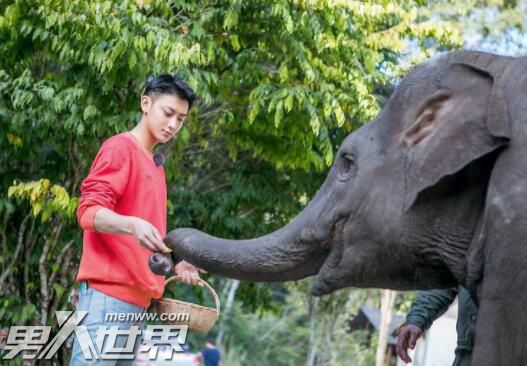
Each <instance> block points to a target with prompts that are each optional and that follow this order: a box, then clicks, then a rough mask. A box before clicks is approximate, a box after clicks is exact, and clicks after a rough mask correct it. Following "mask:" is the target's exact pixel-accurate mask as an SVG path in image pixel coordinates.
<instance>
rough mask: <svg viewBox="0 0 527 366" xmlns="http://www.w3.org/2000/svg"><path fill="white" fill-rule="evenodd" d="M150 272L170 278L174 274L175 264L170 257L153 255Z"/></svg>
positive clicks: (157, 253)
mask: <svg viewBox="0 0 527 366" xmlns="http://www.w3.org/2000/svg"><path fill="white" fill-rule="evenodd" d="M148 265H149V266H150V270H152V272H154V273H155V274H157V275H160V276H168V275H170V273H171V272H172V268H173V267H174V262H173V261H172V258H171V256H170V255H168V256H167V255H165V254H163V253H160V252H156V253H153V254H152V255H151V256H150V259H149V261H148Z"/></svg>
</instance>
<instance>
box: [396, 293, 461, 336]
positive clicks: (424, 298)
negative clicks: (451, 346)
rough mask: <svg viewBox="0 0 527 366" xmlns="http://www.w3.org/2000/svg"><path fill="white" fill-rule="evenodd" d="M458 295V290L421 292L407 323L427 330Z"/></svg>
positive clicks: (412, 307) (407, 317)
mask: <svg viewBox="0 0 527 366" xmlns="http://www.w3.org/2000/svg"><path fill="white" fill-rule="evenodd" d="M456 295H457V288H451V289H442V290H429V291H419V292H418V293H417V296H416V298H415V300H414V302H413V303H412V306H411V307H410V310H409V312H408V315H407V316H406V323H407V324H413V325H417V326H418V327H419V328H421V329H423V330H426V329H428V328H430V326H431V325H432V323H433V322H434V320H436V319H437V318H439V317H440V316H441V315H443V313H444V312H445V311H447V310H448V307H449V306H450V304H452V302H453V301H454V299H455V298H456Z"/></svg>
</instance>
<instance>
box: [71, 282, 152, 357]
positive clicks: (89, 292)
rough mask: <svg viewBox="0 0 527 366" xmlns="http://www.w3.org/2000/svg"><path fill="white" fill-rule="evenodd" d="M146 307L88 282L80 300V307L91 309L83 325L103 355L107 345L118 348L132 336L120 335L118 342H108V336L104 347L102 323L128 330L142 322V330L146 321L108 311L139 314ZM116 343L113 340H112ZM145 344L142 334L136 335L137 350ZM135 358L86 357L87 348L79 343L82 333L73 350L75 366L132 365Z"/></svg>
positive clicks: (83, 288) (75, 340)
mask: <svg viewBox="0 0 527 366" xmlns="http://www.w3.org/2000/svg"><path fill="white" fill-rule="evenodd" d="M145 310H146V309H145V308H142V307H139V306H136V305H133V304H130V303H128V302H126V301H123V300H119V299H116V298H115V297H112V296H109V295H106V294H103V293H102V292H100V291H97V290H95V289H94V288H90V287H87V286H86V285H85V283H83V284H81V290H80V294H79V303H78V305H77V311H87V312H88V313H87V314H86V316H85V317H84V318H83V319H82V321H81V322H80V324H79V326H80V325H84V326H85V327H86V328H87V330H88V334H89V336H90V338H91V339H92V341H93V345H94V346H95V349H97V352H98V354H99V355H101V353H102V352H104V351H106V350H108V348H107V347H110V350H111V347H118V348H124V347H125V345H126V343H127V340H128V337H127V336H125V335H120V336H119V335H118V336H117V338H116V339H115V342H108V340H109V339H108V338H106V342H105V343H104V345H103V347H102V350H101V349H99V348H98V347H97V342H96V340H97V330H98V329H100V328H101V326H105V327H118V328H119V330H126V329H130V327H131V326H138V327H139V329H140V330H141V331H142V329H143V321H142V319H141V321H137V319H134V320H132V321H118V320H117V319H110V320H109V319H106V318H107V316H108V315H107V314H128V313H136V314H142V313H144V312H145ZM108 343H113V344H108ZM140 344H141V335H139V336H138V337H137V338H136V342H135V344H134V354H135V352H136V351H137V348H138V347H139V345H140ZM132 364H133V359H119V360H109V359H104V360H103V359H101V357H99V359H96V358H95V357H93V359H91V360H89V359H88V360H86V359H85V357H84V354H83V351H82V349H81V346H80V344H79V340H78V337H77V336H76V335H75V339H74V341H73V349H72V352H71V361H70V365H71V366H83V365H91V366H94V365H96V366H103V365H104V366H113V365H132Z"/></svg>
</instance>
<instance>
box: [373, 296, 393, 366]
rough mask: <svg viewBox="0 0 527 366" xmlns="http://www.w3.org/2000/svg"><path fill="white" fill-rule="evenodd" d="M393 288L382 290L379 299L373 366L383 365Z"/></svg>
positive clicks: (390, 319) (390, 316)
mask: <svg viewBox="0 0 527 366" xmlns="http://www.w3.org/2000/svg"><path fill="white" fill-rule="evenodd" d="M396 294H397V292H395V291H393V290H382V299H381V319H380V323H379V340H378V342H377V352H376V354H375V366H384V356H385V354H386V346H387V345H388V331H389V327H390V323H391V321H392V312H393V305H394V303H395V295H396Z"/></svg>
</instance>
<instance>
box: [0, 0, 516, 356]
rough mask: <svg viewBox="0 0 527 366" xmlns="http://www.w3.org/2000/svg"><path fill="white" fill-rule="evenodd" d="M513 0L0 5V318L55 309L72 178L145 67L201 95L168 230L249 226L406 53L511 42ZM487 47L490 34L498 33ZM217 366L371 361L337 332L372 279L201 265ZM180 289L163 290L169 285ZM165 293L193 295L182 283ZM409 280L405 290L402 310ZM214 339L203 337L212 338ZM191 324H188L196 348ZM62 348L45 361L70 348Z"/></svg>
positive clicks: (288, 196) (281, 207) (137, 88)
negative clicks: (212, 290)
mask: <svg viewBox="0 0 527 366" xmlns="http://www.w3.org/2000/svg"><path fill="white" fill-rule="evenodd" d="M525 6H526V4H525V2H524V1H496V0H495V1H490V0H489V1H475V0H470V1H464V2H463V4H458V2H450V1H439V0H438V1H430V2H426V1H422V0H420V1H417V0H415V1H395V0H383V1H371V2H359V1H339V0H327V1H315V0H311V1H307V0H306V1H298V0H297V1H273V2H270V1H263V0H256V1H250V2H243V1H241V0H231V1H196V2H187V1H183V0H174V1H164V0H143V1H130V0H129V1H121V2H115V3H114V2H111V1H90V2H88V1H80V0H71V1H66V0H36V1H28V0H3V1H2V2H0V53H1V54H2V58H1V59H0V124H1V126H2V128H0V149H1V150H0V151H1V152H2V153H1V154H0V192H1V194H0V245H1V248H0V328H1V327H7V326H9V325H13V324H17V325H23V324H52V325H53V326H56V321H55V318H54V311H55V310H57V309H66V308H68V305H67V297H68V293H69V291H70V289H71V288H72V287H73V286H75V282H74V279H75V275H76V270H77V265H78V262H79V258H80V254H81V250H82V240H81V232H80V230H79V227H78V225H77V223H76V218H75V209H76V206H77V203H78V195H79V185H80V183H81V182H82V179H83V178H84V177H85V176H86V174H87V172H88V169H89V167H90V163H91V161H92V160H93V158H94V156H95V153H96V151H97V149H98V147H99V146H100V145H101V143H102V142H103V141H104V140H105V139H106V138H108V137H110V136H112V135H114V134H116V133H119V132H122V131H125V130H128V129H130V128H131V127H132V126H134V125H135V123H137V121H138V120H139V118H140V114H139V105H138V101H139V97H140V95H141V91H142V90H141V89H142V86H143V84H144V81H145V79H146V77H147V76H151V75H156V74H159V73H163V72H176V73H178V74H180V75H181V76H182V77H184V78H185V79H186V80H187V81H188V82H189V83H190V84H191V86H192V87H193V88H194V89H195V90H196V92H197V94H198V95H199V96H200V101H199V103H198V104H197V106H196V108H195V109H193V111H192V113H191V115H190V117H189V119H188V122H187V123H186V126H185V127H184V129H183V130H182V131H181V132H180V134H179V136H178V137H177V138H176V139H175V140H174V141H172V142H170V143H169V144H167V145H166V146H162V147H160V151H162V152H163V153H164V154H165V155H166V156H167V157H168V160H167V164H166V165H165V170H166V173H167V185H168V188H169V192H168V194H169V207H168V210H169V221H168V224H169V225H168V227H169V228H176V227H181V226H192V227H196V228H199V229H201V230H205V231H207V232H209V233H211V234H214V235H219V236H224V237H230V238H237V239H241V238H247V237H252V236H256V235H261V234H263V233H266V232H269V231H271V230H274V229H276V228H277V227H279V226H281V225H283V224H285V223H286V222H287V221H289V220H290V219H291V218H292V217H293V216H294V215H295V214H296V213H298V212H299V211H300V210H301V209H302V207H303V206H304V205H305V204H306V203H307V202H308V200H309V199H310V197H312V196H313V194H314V193H315V192H316V190H317V189H318V187H319V186H320V184H321V183H322V181H323V179H324V177H325V173H326V172H327V170H328V168H329V166H330V165H331V163H332V160H333V156H334V153H335V151H336V149H338V147H339V144H340V143H341V141H342V140H343V138H344V137H345V136H346V135H347V134H348V133H349V132H351V131H352V130H353V129H355V128H357V127H359V126H360V125H361V124H363V123H365V122H367V121H368V120H370V119H371V118H372V117H374V116H375V115H376V114H377V113H378V111H379V110H380V108H381V107H382V105H383V103H384V102H385V101H386V99H387V97H388V96H389V93H390V92H391V90H392V89H393V86H394V85H396V83H397V80H398V78H399V77H400V76H401V75H402V74H403V73H405V72H407V70H408V69H409V68H410V67H411V66H412V65H413V64H415V63H416V62H420V61H423V60H425V59H427V58H429V57H431V56H433V55H434V54H436V53H438V52H444V51H446V50H449V49H454V48H459V47H462V46H463V45H465V46H469V47H478V48H481V49H485V50H493V51H498V52H502V53H508V54H515V53H517V52H519V51H520V50H521V49H522V46H523V45H524V42H525V39H524V37H523V36H522V30H523V27H524V26H525V24H524V20H523V19H522V17H521V14H524V13H525V12H524V10H525ZM493 47H494V48H493ZM209 279H210V280H211V281H212V282H213V284H214V286H215V287H216V288H218V289H219V292H220V294H221V296H222V300H223V302H224V303H225V304H228V306H227V310H226V312H225V315H224V316H223V317H222V320H221V322H220V324H219V325H218V326H217V327H216V328H215V329H214V330H213V333H212V335H214V336H217V337H218V340H220V341H221V345H222V349H223V351H224V352H225V355H226V359H228V360H229V361H228V362H227V364H229V365H244V364H262V365H268V364H273V365H276V366H278V365H298V364H306V363H307V364H310V365H325V364H327V365H329V364H331V365H339V364H346V365H350V364H353V365H370V364H371V363H372V357H374V356H373V355H374V352H373V353H372V349H374V347H367V346H366V347H365V346H364V340H363V339H359V338H360V336H356V335H350V334H348V333H347V332H346V327H345V323H346V320H347V319H348V318H349V317H350V316H351V314H352V313H353V311H356V310H357V309H358V307H359V306H360V305H361V304H363V303H364V302H370V303H372V304H374V305H378V304H379V303H380V300H379V299H380V296H379V292H378V291H377V290H349V289H348V290H343V291H339V292H337V293H335V294H332V295H330V296H327V297H325V298H323V299H314V298H311V297H310V296H309V283H310V280H309V279H307V280H305V281H299V282H298V283H289V284H273V285H269V284H251V283H241V284H240V283H238V282H237V281H232V280H228V279H222V278H212V277H211V278H209ZM174 291H175V292H174ZM169 292H171V293H172V294H173V295H174V296H178V297H188V298H190V299H193V300H194V301H200V299H201V297H202V294H200V293H197V292H194V291H192V289H189V288H185V287H182V286H178V287H177V289H176V290H170V291H169ZM412 296H413V295H412V294H411V293H408V294H403V295H399V297H398V300H397V302H396V311H399V312H404V310H405V309H406V308H407V307H408V304H409V302H410V301H411V299H412ZM209 336H210V335H209ZM202 341H203V338H202V337H200V336H198V335H192V337H191V339H190V342H191V345H192V347H193V348H195V349H196V348H197V347H199V346H200V345H201V342H202ZM67 357H68V356H67V349H65V347H63V348H62V354H60V355H58V356H57V358H56V359H55V360H54V361H53V362H54V363H55V364H62V363H64V362H65V361H64V360H67Z"/></svg>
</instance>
